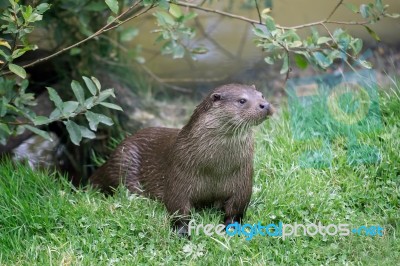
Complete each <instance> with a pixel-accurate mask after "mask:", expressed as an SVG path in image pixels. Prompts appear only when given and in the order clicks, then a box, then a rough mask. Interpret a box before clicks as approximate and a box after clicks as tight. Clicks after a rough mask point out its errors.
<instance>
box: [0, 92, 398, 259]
mask: <svg viewBox="0 0 400 266" xmlns="http://www.w3.org/2000/svg"><path fill="white" fill-rule="evenodd" d="M380 104H381V110H382V115H383V116H382V120H383V123H384V124H385V127H384V128H383V129H382V132H380V133H373V134H372V135H362V136H360V137H361V138H364V139H365V141H366V142H367V143H368V144H371V145H375V146H377V147H378V149H379V150H380V151H381V152H382V161H381V162H380V163H377V164H370V165H354V166H350V165H349V164H348V163H347V160H346V158H347V156H346V149H347V146H346V141H345V140H344V139H341V138H338V139H337V140H336V141H335V142H334V143H333V147H332V148H333V149H334V150H335V154H336V156H335V158H334V162H333V165H332V167H331V168H326V169H311V168H300V167H299V166H298V164H296V163H294V162H293V158H297V157H298V156H300V154H301V153H302V152H303V151H304V150H305V149H307V148H309V145H310V144H309V143H301V142H296V143H295V142H293V138H292V136H291V134H290V128H289V118H288V113H287V111H286V110H284V111H283V113H282V114H281V115H279V116H278V117H275V118H274V119H272V120H271V121H269V122H266V123H264V124H263V125H262V126H261V130H259V131H258V134H257V151H256V156H255V158H256V161H255V173H256V174H255V189H254V190H255V191H254V194H253V196H252V200H251V204H250V206H249V209H248V212H247V215H246V220H245V221H246V222H248V223H257V222H258V221H260V222H262V223H263V224H268V223H278V222H279V221H282V222H284V223H294V222H298V223H312V222H314V223H317V222H321V223H322V224H329V223H349V224H351V225H353V226H361V225H367V226H371V225H380V226H382V227H383V228H384V231H385V233H384V236H382V237H369V236H356V235H351V236H347V237H339V236H327V237H322V236H319V235H318V236H315V237H305V236H300V237H296V238H289V239H286V240H282V239H281V238H272V237H261V236H255V237H254V238H253V239H252V240H251V241H246V240H245V239H244V238H243V237H229V236H223V237H221V236H213V237H207V236H205V235H199V236H193V237H192V239H191V240H188V239H184V238H179V237H178V236H177V235H176V234H175V233H174V232H172V231H171V229H170V220H169V217H168V214H167V212H166V210H165V208H164V206H163V205H162V204H161V203H159V202H155V201H153V200H149V199H146V198H142V197H138V196H136V195H131V194H129V193H128V192H127V191H126V190H125V189H124V188H120V189H119V190H118V191H117V193H116V194H115V195H114V196H113V197H105V196H104V195H102V194H100V193H98V192H94V191H92V190H91V189H87V190H81V189H76V188H75V187H73V186H71V185H70V183H69V182H67V181H66V179H65V178H63V177H61V176H59V174H57V173H53V174H52V173H49V172H35V171H32V170H31V169H30V168H29V167H27V166H24V165H21V164H13V163H11V162H10V161H9V160H6V161H3V162H2V167H1V168H0V176H1V177H2V178H1V179H0V202H1V204H0V208H1V210H0V211H1V214H2V215H1V217H0V250H1V253H0V254H1V255H0V264H5V265H11V264H15V265H25V264H27V265H52V264H57V265H58V264H62V265H93V264H100V265H170V264H179V265H197V264H199V265H265V264H268V265H278V264H279V265H295V264H300V265H321V264H340V265H342V264H344V265H356V264H357V265H358V264H365V265H397V264H398V261H399V259H400V240H399V233H400V223H399V221H400V191H399V188H400V168H399V163H398V162H399V161H400V158H399V153H398V150H399V148H400V141H399V139H400V138H399V135H398V128H399V126H400V121H399V119H398V114H397V111H398V110H399V108H400V92H399V89H395V90H394V91H392V92H390V93H389V94H387V95H386V94H384V93H381V98H380ZM311 145H312V146H314V147H316V146H318V145H319V144H318V141H316V142H315V143H313V144H311ZM194 219H196V222H197V223H203V224H208V223H213V224H218V223H220V222H221V219H222V213H219V212H218V211H216V210H212V209H211V210H210V209H207V210H203V211H197V212H195V213H194Z"/></svg>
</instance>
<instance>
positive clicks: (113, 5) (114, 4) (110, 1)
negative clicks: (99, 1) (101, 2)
mask: <svg viewBox="0 0 400 266" xmlns="http://www.w3.org/2000/svg"><path fill="white" fill-rule="evenodd" d="M106 4H107V6H108V7H109V8H110V10H111V11H112V12H113V13H114V14H118V10H119V6H118V0H106Z"/></svg>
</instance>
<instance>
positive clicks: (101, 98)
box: [97, 88, 115, 102]
mask: <svg viewBox="0 0 400 266" xmlns="http://www.w3.org/2000/svg"><path fill="white" fill-rule="evenodd" d="M110 96H112V97H114V98H115V94H114V89H113V88H111V89H106V90H104V91H101V92H100V94H99V98H98V99H97V101H98V102H103V101H104V100H105V99H107V98H108V97H110Z"/></svg>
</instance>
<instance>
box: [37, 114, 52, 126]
mask: <svg viewBox="0 0 400 266" xmlns="http://www.w3.org/2000/svg"><path fill="white" fill-rule="evenodd" d="M50 122H51V121H50V119H49V118H48V117H45V116H37V117H35V119H33V124H34V125H35V126H40V125H46V124H48V123H50Z"/></svg>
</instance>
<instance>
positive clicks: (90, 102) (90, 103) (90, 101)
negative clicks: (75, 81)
mask: <svg viewBox="0 0 400 266" xmlns="http://www.w3.org/2000/svg"><path fill="white" fill-rule="evenodd" d="M94 100H95V97H94V96H92V97H89V98H87V99H86V100H85V103H84V106H85V108H86V109H91V108H92V107H93V106H94Z"/></svg>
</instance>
